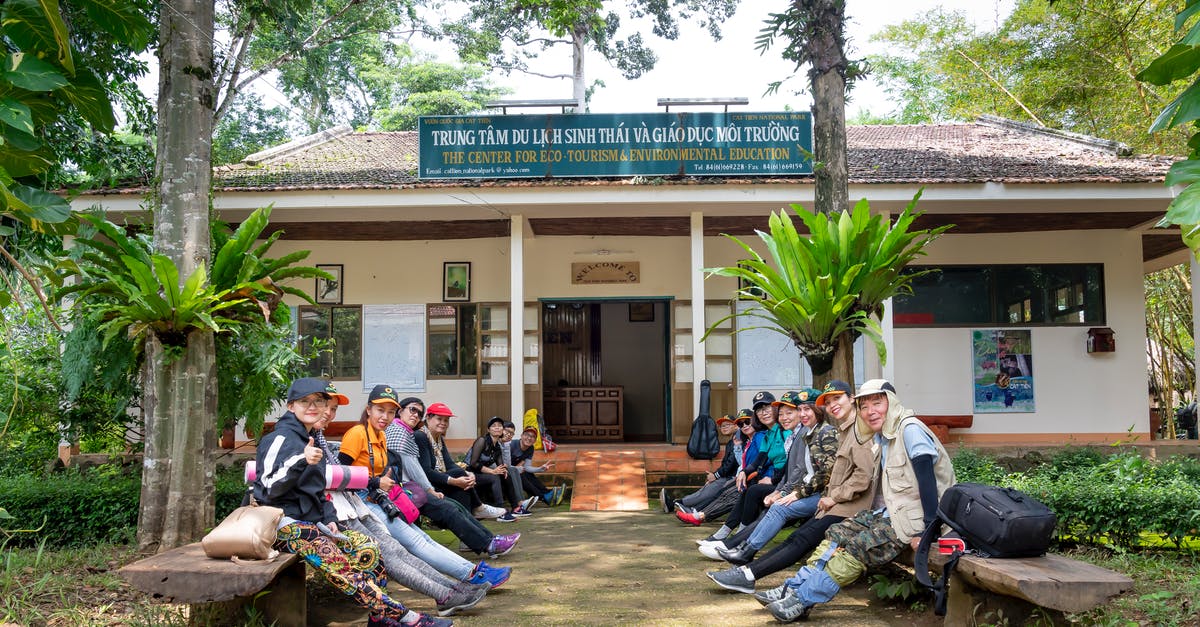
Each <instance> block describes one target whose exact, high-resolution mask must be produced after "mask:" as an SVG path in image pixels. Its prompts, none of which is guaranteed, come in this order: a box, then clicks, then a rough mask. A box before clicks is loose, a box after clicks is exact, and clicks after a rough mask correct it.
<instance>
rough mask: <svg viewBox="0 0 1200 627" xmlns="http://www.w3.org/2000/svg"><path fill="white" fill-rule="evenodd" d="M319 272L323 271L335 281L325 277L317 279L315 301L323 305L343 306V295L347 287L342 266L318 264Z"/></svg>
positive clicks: (337, 264)
mask: <svg viewBox="0 0 1200 627" xmlns="http://www.w3.org/2000/svg"><path fill="white" fill-rule="evenodd" d="M317 269H318V270H323V271H325V272H328V273H329V274H332V275H333V279H332V280H331V279H326V278H325V277H317V288H316V292H314V294H313V300H315V301H317V302H318V303H321V304H322V305H340V304H342V293H343V287H344V285H345V283H344V281H343V279H342V264H340V263H327V264H320V263H319V264H317Z"/></svg>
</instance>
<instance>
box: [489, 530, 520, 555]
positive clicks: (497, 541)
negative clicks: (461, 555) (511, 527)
mask: <svg viewBox="0 0 1200 627" xmlns="http://www.w3.org/2000/svg"><path fill="white" fill-rule="evenodd" d="M520 539H521V534H519V533H510V534H508V535H506V536H495V537H493V538H492V542H491V544H489V545H488V551H487V552H488V557H490V558H492V559H496V557H498V556H500V555H507V554H508V552H509V551H511V550H513V547H514V546H517V541H518V540H520Z"/></svg>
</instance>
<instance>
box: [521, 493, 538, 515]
mask: <svg viewBox="0 0 1200 627" xmlns="http://www.w3.org/2000/svg"><path fill="white" fill-rule="evenodd" d="M537 502H538V497H536V496H531V497H529V498H527V499H525V500H524V501H521V507H524V508H525V511H527V512H528V511H532V510H533V506H534V505H537Z"/></svg>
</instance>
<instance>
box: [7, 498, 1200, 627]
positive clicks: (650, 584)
mask: <svg viewBox="0 0 1200 627" xmlns="http://www.w3.org/2000/svg"><path fill="white" fill-rule="evenodd" d="M534 511H535V515H534V516H533V517H531V518H526V519H522V520H519V521H517V522H515V523H510V524H501V523H495V522H488V523H487V524H488V526H490V527H492V528H493V529H495V530H497V531H501V530H502V531H504V532H510V531H520V532H522V534H523V537H522V539H521V543H520V545H518V547H517V549H516V550H514V551H513V552H512V553H511V554H510V555H508V556H505V557H502V558H499V559H498V560H497V562H498V563H499V564H502V565H506V566H512V567H513V577H512V579H510V580H509V581H508V582H507V583H506V584H504V586H502V587H501V588H500V589H498V590H496V591H494V592H492V593H491V594H489V595H488V597H487V598H486V599H484V601H483V602H482V603H480V604H479V606H477V607H476V608H475V609H474V610H472V611H471V612H469V613H467V614H465V615H460V616H457V617H455V623H456V624H458V625H464V626H472V625H480V626H482V625H498V624H506V625H614V624H615V625H627V624H637V625H725V624H738V625H768V624H773V621H772V619H771V617H770V615H769V614H768V613H767V612H765V611H764V610H762V609H761V607H760V606H759V604H758V603H757V602H755V601H754V600H753V599H752V598H751V597H750V596H748V595H743V594H738V593H732V592H727V591H725V590H722V589H720V588H718V587H717V586H716V585H715V584H713V583H712V582H710V581H709V580H708V578H707V577H705V575H704V572H705V571H706V570H714V569H719V568H721V566H722V565H721V563H717V562H713V561H709V560H707V559H705V558H704V557H703V556H701V555H700V554H699V553H698V552H697V551H696V545H695V543H694V540H696V539H698V538H700V537H703V536H704V535H707V533H709V532H710V531H711V529H712V528H711V527H708V526H706V527H702V528H694V527H684V526H682V525H680V524H679V523H678V522H677V521H675V519H674V518H673V517H669V516H666V515H664V514H661V513H657V512H654V511H647V512H620V513H607V512H568V511H567V510H566V507H565V506H560V507H558V508H555V509H553V510H549V509H546V508H542V507H538V508H535V510H534ZM788 531H789V530H785V531H784V534H783V535H786V533H787V532H788ZM783 535H781V538H782V537H783ZM434 536H435V537H436V538H437V539H438V540H439V541H443V542H445V543H446V544H447V545H448V546H451V547H456V546H457V541H455V540H453V538H452V537H451V536H450V535H449V534H448V533H445V532H434ZM1070 555H1071V556H1072V557H1075V558H1077V559H1083V560H1087V561H1091V562H1094V563H1097V564H1099V565H1101V566H1104V567H1107V568H1112V569H1114V570H1119V571H1121V572H1125V573H1127V574H1129V575H1130V576H1132V577H1133V578H1134V580H1135V581H1136V582H1137V588H1136V589H1135V591H1134V592H1132V593H1130V594H1127V595H1125V597H1123V598H1121V599H1118V600H1116V601H1114V602H1113V603H1111V604H1110V605H1108V606H1106V607H1104V608H1101V609H1100V610H1097V611H1095V612H1092V613H1089V614H1088V615H1086V616H1081V617H1079V618H1080V620H1081V622H1084V623H1098V624H1105V625H1110V624H1111V625H1132V624H1138V625H1196V624H1200V623H1198V622H1197V619H1196V603H1197V599H1200V558H1198V557H1197V556H1196V554H1194V553H1179V552H1173V551H1144V552H1128V553H1115V552H1110V551H1105V550H1100V549H1094V548H1088V549H1078V550H1073V551H1072V552H1070ZM465 557H467V558H468V559H472V558H473V557H474V556H472V555H469V554H465ZM134 559H136V555H134V553H133V551H132V550H130V549H129V548H128V547H126V546H122V545H102V546H95V547H90V548H86V549H73V550H63V551H46V552H42V553H39V552H38V551H36V550H32V549H17V550H10V551H8V552H6V554H5V555H4V562H3V570H0V623H12V624H17V625H171V624H176V625H182V624H185V623H186V618H185V610H184V608H182V607H179V606H164V605H159V604H156V603H153V602H152V601H151V600H150V599H148V598H146V597H145V595H143V594H141V593H139V592H137V591H135V590H132V589H131V588H129V587H128V586H127V585H126V584H125V583H124V582H123V581H122V580H121V579H120V578H119V577H118V576H117V575H116V573H115V571H116V569H117V568H119V567H120V566H121V565H123V564H125V563H128V562H130V561H133V560H134ZM787 574H789V573H778V574H776V575H773V576H771V577H769V578H767V580H766V581H765V582H763V583H762V584H760V587H761V586H774V585H777V584H778V583H780V582H781V581H782V580H783V579H784V578H785V577H786V576H787ZM868 586H869V583H868V581H867V580H865V579H864V580H863V581H860V582H859V583H857V584H855V585H854V586H852V587H851V588H849V589H848V590H847V591H845V593H844V594H842V595H840V596H839V597H838V598H837V599H836V600H835V601H834V602H833V603H831V604H829V605H828V606H827V607H822V608H818V609H817V610H815V611H814V612H813V615H812V618H811V619H810V623H814V624H824V625H905V626H909V627H925V626H932V625H940V624H941V622H942V621H941V619H940V617H936V616H934V615H933V612H932V611H931V610H929V609H928V608H927V604H926V603H923V602H921V601H917V602H916V603H915V604H909V603H903V602H885V601H881V600H878V599H876V598H875V596H874V594H872V593H871V592H870V590H869V589H868ZM309 591H310V598H309V616H310V623H309V624H310V625H322V626H335V625H339V626H340V625H365V623H366V614H365V612H363V611H361V610H360V609H359V608H357V607H356V606H354V605H353V604H352V603H348V602H347V601H346V600H345V598H344V597H341V596H340V595H339V594H338V593H337V592H336V591H335V590H333V589H332V588H331V587H329V586H327V585H325V584H324V583H323V582H319V581H312V580H310V584H309ZM397 596H398V597H399V598H400V599H401V600H403V601H404V602H405V603H408V604H410V605H411V606H412V607H414V608H415V609H418V610H422V611H429V610H432V609H433V605H434V604H433V602H432V601H431V600H429V599H427V598H423V597H419V596H417V595H416V594H414V593H412V592H410V591H408V590H403V589H400V590H398V591H397Z"/></svg>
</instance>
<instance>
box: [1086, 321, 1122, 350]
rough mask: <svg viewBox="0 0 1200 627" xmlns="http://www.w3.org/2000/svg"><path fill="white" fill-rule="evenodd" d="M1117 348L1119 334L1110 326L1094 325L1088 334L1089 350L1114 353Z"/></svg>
mask: <svg viewBox="0 0 1200 627" xmlns="http://www.w3.org/2000/svg"><path fill="white" fill-rule="evenodd" d="M1116 350H1117V334H1116V333H1115V332H1113V330H1112V329H1110V328H1108V327H1092V328H1090V329H1088V334H1087V352H1089V353H1113V352H1116Z"/></svg>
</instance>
